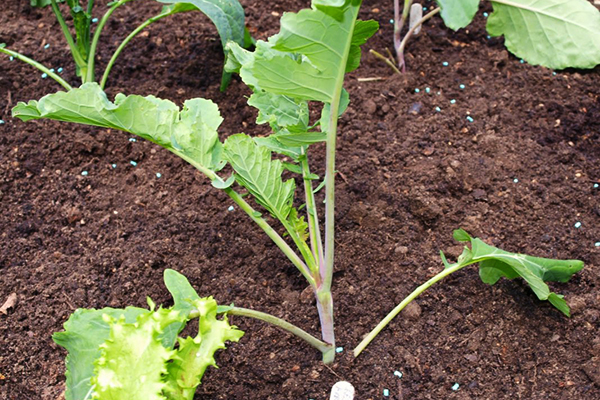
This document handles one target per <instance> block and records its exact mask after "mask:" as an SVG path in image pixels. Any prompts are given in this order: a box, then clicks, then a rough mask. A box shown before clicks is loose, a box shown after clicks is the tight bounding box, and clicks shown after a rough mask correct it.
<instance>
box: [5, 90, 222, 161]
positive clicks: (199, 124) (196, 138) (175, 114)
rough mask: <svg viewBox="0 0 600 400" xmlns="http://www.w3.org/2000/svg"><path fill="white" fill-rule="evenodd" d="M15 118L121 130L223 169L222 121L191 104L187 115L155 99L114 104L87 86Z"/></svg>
mask: <svg viewBox="0 0 600 400" xmlns="http://www.w3.org/2000/svg"><path fill="white" fill-rule="evenodd" d="M13 116H14V117H17V118H20V119H21V120H23V121H29V120H31V119H44V118H45V119H53V120H57V121H66V122H75V123H80V124H86V125H93V126H100V127H105V128H112V129H118V130H122V131H125V132H129V133H132V134H134V135H138V136H140V137H142V138H144V139H147V140H150V141H151V142H154V143H156V144H158V145H160V146H163V147H165V148H166V149H169V150H171V151H173V152H174V153H175V154H178V155H180V156H182V157H183V158H184V159H186V160H190V161H192V162H193V163H195V164H197V165H199V166H201V167H203V168H206V169H208V170H212V171H218V170H220V169H221V168H222V167H223V165H224V164H223V162H222V160H221V149H222V148H221V143H220V142H219V136H218V133H217V128H218V127H219V125H220V124H221V122H222V121H223V119H222V118H221V116H220V114H219V109H218V107H217V105H216V104H214V103H213V102H212V101H210V100H206V99H192V100H188V101H186V102H185V103H184V106H183V110H181V111H180V110H179V107H178V106H177V105H176V104H175V103H173V102H171V101H169V100H162V99H159V98H156V97H154V96H146V97H142V96H137V95H131V96H125V95H123V94H118V95H117V96H116V98H115V102H114V103H113V102H111V101H110V100H108V98H107V97H106V94H105V93H104V92H103V91H102V89H101V88H100V86H99V85H98V84H97V83H85V84H83V85H82V86H81V87H80V88H75V89H72V90H70V91H68V92H58V93H54V94H49V95H47V96H44V97H42V98H41V99H40V100H39V101H34V100H32V101H30V102H29V103H28V104H25V103H22V102H21V103H19V104H18V105H17V106H16V107H15V108H13Z"/></svg>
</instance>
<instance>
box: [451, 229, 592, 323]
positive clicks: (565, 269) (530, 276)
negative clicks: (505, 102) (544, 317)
mask: <svg viewBox="0 0 600 400" xmlns="http://www.w3.org/2000/svg"><path fill="white" fill-rule="evenodd" d="M455 237H458V238H459V239H465V238H466V237H469V238H470V236H469V235H468V233H466V232H465V231H462V230H458V231H455ZM470 241H471V247H472V249H471V251H470V253H471V254H470V256H469V257H468V260H460V259H459V263H464V264H465V265H468V264H473V263H479V268H480V270H479V275H480V277H481V280H482V281H483V282H484V283H487V284H490V285H493V284H495V283H496V282H497V281H498V280H499V279H500V278H502V277H505V278H508V279H513V278H516V277H521V278H523V279H524V280H525V281H526V282H527V283H528V284H529V286H530V287H531V289H532V290H533V292H534V293H535V294H536V296H537V297H538V298H539V299H540V300H549V301H550V302H551V303H552V304H553V305H554V306H555V307H556V308H558V309H559V310H560V311H561V312H563V313H564V314H565V315H567V316H568V315H569V307H568V306H567V304H566V302H565V301H564V300H563V298H562V296H561V295H558V294H556V293H553V292H550V288H549V287H548V285H547V284H546V283H545V282H549V281H558V282H567V281H568V280H569V279H570V278H571V277H572V276H573V274H575V273H576V272H578V271H580V270H581V269H582V268H583V262H582V261H579V260H553V259H549V258H540V257H531V256H528V255H525V254H517V253H510V252H508V251H504V250H501V249H498V248H496V247H493V246H490V245H488V244H486V243H484V242H483V241H482V240H481V239H477V238H470Z"/></svg>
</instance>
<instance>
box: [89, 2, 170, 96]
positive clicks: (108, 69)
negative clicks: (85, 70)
mask: <svg viewBox="0 0 600 400" xmlns="http://www.w3.org/2000/svg"><path fill="white" fill-rule="evenodd" d="M169 15H172V13H171V12H166V13H162V14H158V15H155V16H154V17H152V18H149V19H147V20H146V21H145V22H144V23H142V24H141V25H140V26H138V27H137V28H135V29H134V30H133V31H132V32H131V33H130V34H129V36H127V37H126V38H125V39H124V40H123V41H122V42H121V44H120V45H119V47H118V48H117V50H115V52H114V54H113V56H112V57H111V59H110V61H109V62H108V65H107V66H106V69H105V70H104V75H103V76H102V81H101V82H100V87H101V88H102V89H104V86H106V81H107V80H108V74H109V73H110V70H111V69H112V67H113V65H114V63H115V61H116V60H117V57H119V55H120V54H121V52H122V51H123V49H124V48H125V46H127V44H128V43H129V42H130V41H131V40H132V39H133V38H134V37H135V36H136V35H137V34H138V33H140V32H141V31H142V30H143V29H144V28H146V27H147V26H148V25H150V24H151V23H153V22H156V21H158V20H159V19H162V18H164V17H168V16H169Z"/></svg>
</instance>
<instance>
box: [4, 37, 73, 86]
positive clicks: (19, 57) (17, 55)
mask: <svg viewBox="0 0 600 400" xmlns="http://www.w3.org/2000/svg"><path fill="white" fill-rule="evenodd" d="M0 53H4V54H8V55H9V56H13V57H14V58H16V59H17V60H19V61H23V62H25V63H27V64H29V65H31V66H32V67H35V68H37V69H39V70H40V71H42V72H44V73H46V74H48V76H49V77H50V78H52V79H54V80H55V81H56V82H58V83H59V84H60V85H61V86H62V87H64V88H65V89H67V90H71V89H73V88H72V87H71V85H69V84H68V83H67V82H66V81H65V80H64V79H63V78H61V77H60V76H58V75H57V74H55V73H54V72H52V71H50V69H48V68H47V67H46V66H45V65H43V64H41V63H39V62H37V61H35V60H32V59H31V58H29V57H27V56H24V55H23V54H20V53H17V52H16V51H12V50H9V49H7V48H4V47H0Z"/></svg>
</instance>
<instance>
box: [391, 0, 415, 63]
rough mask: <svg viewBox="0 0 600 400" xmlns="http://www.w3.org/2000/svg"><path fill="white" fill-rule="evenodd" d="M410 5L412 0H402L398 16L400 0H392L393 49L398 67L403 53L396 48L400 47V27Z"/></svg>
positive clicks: (402, 25) (402, 60)
mask: <svg viewBox="0 0 600 400" xmlns="http://www.w3.org/2000/svg"><path fill="white" fill-rule="evenodd" d="M410 6H412V0H404V7H403V9H402V17H400V0H394V49H396V55H397V57H398V67H400V68H402V66H403V65H404V55H403V54H402V55H401V54H400V53H398V48H399V47H400V34H401V33H402V28H403V27H404V23H405V22H406V19H407V18H408V14H409V13H410Z"/></svg>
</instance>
